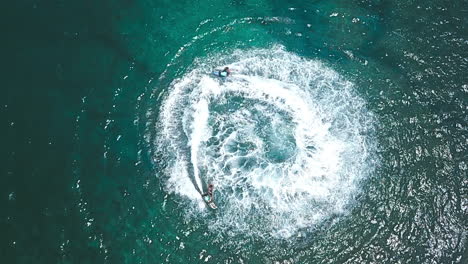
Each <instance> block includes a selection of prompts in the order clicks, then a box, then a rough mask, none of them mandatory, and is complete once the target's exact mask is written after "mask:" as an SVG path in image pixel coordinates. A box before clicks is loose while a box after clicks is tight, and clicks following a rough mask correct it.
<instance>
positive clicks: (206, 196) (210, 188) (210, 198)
mask: <svg viewBox="0 0 468 264" xmlns="http://www.w3.org/2000/svg"><path fill="white" fill-rule="evenodd" d="M213 191H214V185H213V184H212V183H210V184H208V191H207V192H206V193H204V194H202V197H203V199H204V200H205V201H206V202H211V201H213Z"/></svg>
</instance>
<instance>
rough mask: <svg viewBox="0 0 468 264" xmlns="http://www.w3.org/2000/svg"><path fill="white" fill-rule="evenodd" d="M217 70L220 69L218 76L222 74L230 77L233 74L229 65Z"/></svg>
mask: <svg viewBox="0 0 468 264" xmlns="http://www.w3.org/2000/svg"><path fill="white" fill-rule="evenodd" d="M217 71H218V76H221V77H228V76H229V75H230V74H231V69H229V67H224V69H222V70H219V69H217Z"/></svg>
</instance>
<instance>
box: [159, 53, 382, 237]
mask: <svg viewBox="0 0 468 264" xmlns="http://www.w3.org/2000/svg"><path fill="white" fill-rule="evenodd" d="M226 64H228V65H229V66H230V67H231V68H233V69H235V70H236V71H235V72H234V73H233V74H232V76H231V77H229V78H227V79H225V80H223V79H219V78H217V77H215V76H211V75H210V74H209V73H208V72H209V71H210V70H211V69H212V68H214V67H216V66H219V65H226ZM159 120H160V124H159V126H160V127H158V130H159V137H158V139H157V142H156V146H157V148H158V150H159V153H161V154H163V156H164V158H165V159H166V160H167V164H169V165H168V167H167V169H166V172H165V173H166V174H167V176H168V177H167V178H168V180H167V184H166V187H167V191H169V192H174V193H177V194H178V195H180V196H182V197H186V198H187V201H189V202H188V203H187V208H186V209H185V210H186V212H187V214H188V215H195V216H196V215H199V214H203V211H206V209H205V208H204V207H200V202H201V196H200V193H199V192H198V191H203V189H206V186H204V185H206V184H207V183H208V182H212V183H214V184H215V186H216V192H215V196H216V197H215V198H216V202H217V203H218V206H219V209H218V213H217V217H215V218H210V219H207V221H211V223H210V227H211V228H213V229H216V230H217V231H218V232H220V231H221V232H234V233H244V232H248V233H249V234H251V235H258V236H268V235H270V236H279V237H288V236H291V235H293V234H294V233H295V232H297V231H298V230H300V229H303V228H310V227H313V226H314V225H316V224H317V223H319V222H320V221H322V220H324V219H326V218H328V217H330V216H332V215H337V214H342V213H345V210H346V209H345V208H346V205H348V204H349V201H350V200H351V197H352V196H353V194H355V193H356V191H357V187H356V183H357V182H358V180H360V179H361V178H362V177H366V176H368V174H369V173H370V172H371V171H372V167H373V166H372V164H370V163H369V160H370V155H371V154H372V153H373V151H374V150H373V149H374V147H373V145H372V144H371V143H369V142H372V139H371V138H368V137H369V135H370V134H371V133H369V132H371V131H372V129H373V128H372V123H373V119H372V115H371V114H370V113H369V112H368V111H367V110H366V109H365V104H364V102H363V100H362V99H361V98H360V97H359V96H357V95H356V94H355V92H354V91H353V84H352V83H351V82H349V81H346V80H344V79H343V78H342V77H340V76H339V75H338V74H337V73H336V72H335V71H333V70H332V69H330V68H328V67H326V66H325V65H323V64H322V63H320V62H318V61H314V60H306V59H302V58H300V57H298V56H297V55H294V54H292V53H289V52H287V51H285V50H284V49H283V48H281V47H273V48H271V49H260V50H251V51H241V50H237V51H235V52H234V53H233V54H231V55H229V56H226V57H220V56H212V57H208V58H205V59H200V60H198V61H196V62H195V63H194V70H192V71H191V72H189V73H187V74H186V75H185V76H183V77H182V78H181V79H177V80H174V81H173V83H172V84H171V91H170V93H169V95H168V96H167V97H166V99H165V102H164V104H163V109H162V111H161V114H160V118H159ZM190 204H193V206H191V205H190Z"/></svg>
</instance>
